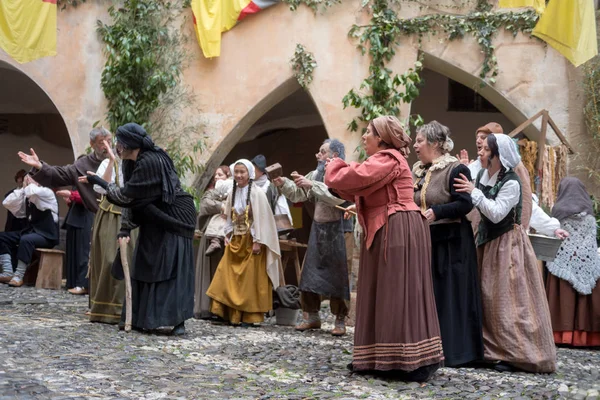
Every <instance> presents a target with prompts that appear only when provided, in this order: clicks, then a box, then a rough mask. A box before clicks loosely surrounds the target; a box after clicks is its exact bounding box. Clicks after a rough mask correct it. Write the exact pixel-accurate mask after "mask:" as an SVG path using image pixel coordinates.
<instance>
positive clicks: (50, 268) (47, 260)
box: [23, 249, 65, 289]
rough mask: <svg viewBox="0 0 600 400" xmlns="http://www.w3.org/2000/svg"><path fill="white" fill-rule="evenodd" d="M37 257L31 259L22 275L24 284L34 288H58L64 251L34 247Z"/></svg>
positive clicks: (60, 280)
mask: <svg viewBox="0 0 600 400" xmlns="http://www.w3.org/2000/svg"><path fill="white" fill-rule="evenodd" d="M35 252H36V254H39V259H37V260H35V261H33V262H32V263H31V264H30V265H29V267H28V268H27V272H26V273H25V276H24V277H23V281H24V283H25V284H26V285H30V286H33V285H35V287H36V289H60V288H61V285H62V273H63V259H64V256H65V252H64V251H62V250H55V249H35Z"/></svg>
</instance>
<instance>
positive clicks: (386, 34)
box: [342, 0, 423, 132]
mask: <svg viewBox="0 0 600 400" xmlns="http://www.w3.org/2000/svg"><path fill="white" fill-rule="evenodd" d="M371 10H372V14H373V17H372V19H371V23H370V24H369V25H366V26H358V25H354V26H353V27H352V29H351V30H350V32H349V33H348V35H349V36H350V37H351V38H356V39H358V48H359V50H360V51H361V53H362V54H363V55H365V54H367V53H368V54H369V56H370V58H371V64H370V66H369V76H367V78H365V79H364V80H363V82H362V83H361V85H360V88H359V89H358V90H357V89H351V90H350V91H349V92H348V94H346V95H345V96H344V98H343V100H342V103H343V104H344V108H346V107H349V106H351V107H354V108H357V109H359V110H360V115H359V116H358V117H356V118H354V119H352V121H351V122H350V123H349V124H348V129H349V130H350V131H352V132H355V131H357V130H358V128H359V125H363V129H364V124H361V123H366V122H368V121H371V120H373V119H375V118H377V117H379V116H382V115H395V116H398V115H399V114H400V105H401V104H402V103H411V102H412V101H413V100H414V99H416V98H417V97H418V96H419V86H418V85H419V84H420V82H421V77H420V75H419V73H420V72H421V70H422V68H423V64H422V62H421V60H418V61H417V62H416V63H415V64H414V66H413V67H412V68H410V69H409V70H408V71H406V72H404V73H402V74H395V73H394V72H393V71H392V70H391V69H390V68H388V67H387V64H388V63H389V62H390V61H391V60H392V59H393V58H394V56H395V55H396V47H397V45H398V43H399V40H400V37H401V35H402V34H403V32H402V30H401V28H400V22H401V21H400V19H399V18H398V15H397V14H396V11H395V10H394V9H393V8H392V7H390V6H389V4H388V2H387V0H374V1H373V2H372V5H371ZM409 123H412V124H413V125H416V126H418V125H420V124H421V123H422V119H421V117H420V116H410V117H409V118H408V119H407V120H406V122H405V124H406V125H408V124H409Z"/></svg>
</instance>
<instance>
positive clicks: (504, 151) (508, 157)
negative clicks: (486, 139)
mask: <svg viewBox="0 0 600 400" xmlns="http://www.w3.org/2000/svg"><path fill="white" fill-rule="evenodd" d="M494 136H495V137H496V142H497V143H498V152H499V153H500V162H501V163H502V165H503V166H504V167H506V168H514V167H516V166H517V165H518V164H519V163H520V162H521V156H520V155H519V150H518V148H517V144H516V143H515V142H514V141H513V140H512V139H511V138H510V136H508V135H505V134H503V133H494Z"/></svg>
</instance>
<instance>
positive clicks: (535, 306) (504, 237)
mask: <svg viewBox="0 0 600 400" xmlns="http://www.w3.org/2000/svg"><path fill="white" fill-rule="evenodd" d="M478 154H479V157H480V159H481V164H482V167H483V168H482V170H481V171H480V172H479V173H478V175H477V177H476V179H475V182H474V183H473V182H470V181H469V179H468V178H467V177H466V176H464V175H461V177H460V178H457V179H455V181H456V183H455V188H456V191H458V192H465V193H470V194H471V201H472V202H473V205H474V206H475V207H477V209H478V210H479V212H480V213H481V222H480V223H479V231H478V233H477V240H476V244H477V258H478V266H479V278H480V280H481V300H482V305H483V344H484V357H485V359H486V360H489V361H493V364H492V365H493V366H494V368H495V369H497V370H499V371H511V370H513V369H519V370H524V371H529V372H553V371H554V370H555V369H556V348H555V347H554V340H553V337H552V325H551V322H550V311H549V309H548V302H547V300H546V295H545V291H544V283H543V281H542V276H541V274H540V272H539V270H538V268H537V262H536V257H535V253H534V251H533V247H532V246H531V242H530V241H529V238H528V237H527V233H526V232H525V229H524V228H523V226H522V225H521V208H522V195H521V182H520V180H519V177H518V176H517V174H516V173H515V172H514V170H513V168H514V167H515V166H516V165H517V164H519V162H520V161H521V157H520V156H519V153H518V151H517V147H516V145H515V143H514V142H513V141H512V139H511V138H510V137H509V136H507V135H502V134H491V135H489V136H488V137H487V139H486V142H485V144H484V145H483V146H482V148H481V149H480V150H479V153H478Z"/></svg>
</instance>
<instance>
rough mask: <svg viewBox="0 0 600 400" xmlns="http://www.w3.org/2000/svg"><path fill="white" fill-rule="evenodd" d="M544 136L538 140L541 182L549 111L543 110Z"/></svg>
mask: <svg viewBox="0 0 600 400" xmlns="http://www.w3.org/2000/svg"><path fill="white" fill-rule="evenodd" d="M540 132H541V134H542V136H541V137H540V140H538V156H537V169H538V175H539V177H540V182H541V180H542V178H543V176H544V154H545V153H546V133H547V132H548V111H546V110H542V129H541V130H540Z"/></svg>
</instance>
